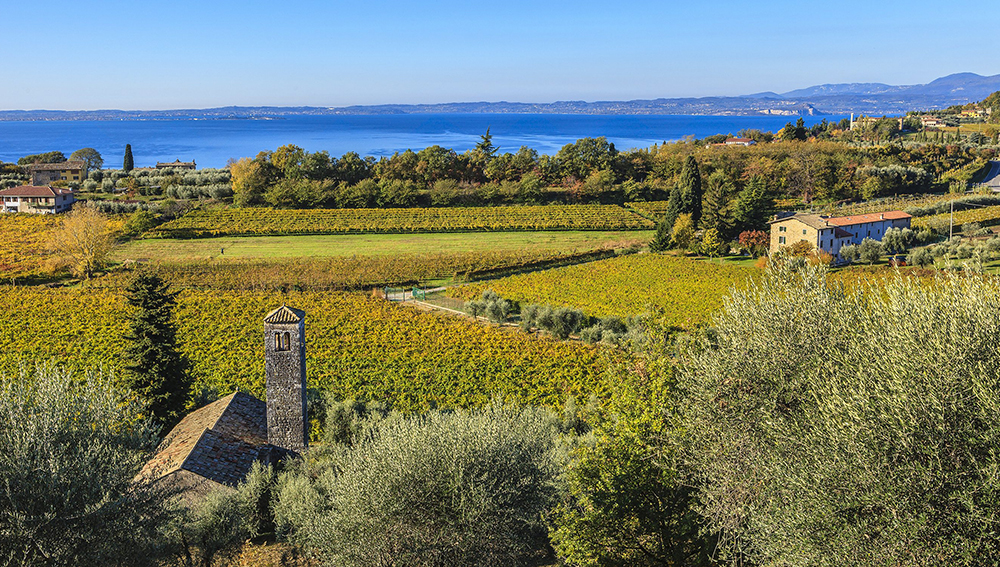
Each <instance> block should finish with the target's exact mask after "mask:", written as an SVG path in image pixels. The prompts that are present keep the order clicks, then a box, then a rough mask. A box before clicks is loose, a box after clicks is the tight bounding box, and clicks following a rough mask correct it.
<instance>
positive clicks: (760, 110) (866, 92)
mask: <svg viewBox="0 0 1000 567" xmlns="http://www.w3.org/2000/svg"><path fill="white" fill-rule="evenodd" d="M995 91H1000V75H992V76H982V75H977V74H975V73H956V74H954V75H948V76H947V77H941V78H939V79H935V80H933V81H931V82H929V83H927V84H923V85H887V84H884V83H839V84H824V85H815V86H812V87H807V88H804V89H796V90H793V91H789V92H786V93H784V94H777V93H774V92H770V91H768V92H761V93H755V94H750V95H743V96H734V97H701V98H657V99H648V100H628V101H595V102H587V101H582V100H569V101H556V102H545V103H530V102H506V101H501V102H485V101H484V102H452V103H441V104H386V105H368V106H363V105H362V106H347V107H339V108H333V107H313V106H301V107H280V106H254V107H247V106H227V107H221V108H207V109H185V110H149V111H145V110H142V111H140V110H92V111H59V110H6V111H0V120H165V119H177V118H190V119H199V120H224V119H257V120H266V119H278V118H281V117H282V116H302V115H329V114H426V113H442V114H447V113H493V114H682V115H683V114H686V115H723V116H725V115H729V116H738V115H742V116H760V115H780V116H801V115H815V114H850V113H852V112H853V113H855V114H868V115H883V114H902V113H905V112H907V111H910V110H934V109H939V108H945V107H948V106H952V105H956V104H966V103H969V102H975V101H980V100H982V99H984V98H986V97H987V96H988V95H989V94H990V93H992V92H995Z"/></svg>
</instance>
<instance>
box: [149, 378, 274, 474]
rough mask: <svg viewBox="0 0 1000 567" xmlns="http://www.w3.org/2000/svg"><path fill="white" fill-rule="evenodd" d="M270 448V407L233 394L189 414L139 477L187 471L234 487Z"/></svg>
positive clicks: (244, 395) (250, 397) (246, 395)
mask: <svg viewBox="0 0 1000 567" xmlns="http://www.w3.org/2000/svg"><path fill="white" fill-rule="evenodd" d="M269 450H270V446H269V445H268V444H267V405H266V404H265V403H264V402H262V401H260V400H258V399H257V398H255V397H253V396H251V395H249V394H246V393H243V392H235V393H233V394H230V395H228V396H226V397H224V398H222V399H220V400H216V401H214V402H212V403H210V404H208V405H207V406H205V407H203V408H201V409H198V410H195V411H193V412H191V413H190V414H188V415H187V416H186V417H185V418H184V419H183V420H181V422H180V423H178V424H177V425H176V426H174V428H173V429H172V430H171V431H170V433H169V434H168V435H167V437H166V438H165V439H164V440H163V442H162V443H160V446H159V448H158V449H157V451H156V455H155V456H154V457H153V459H152V460H151V461H149V462H148V463H147V464H146V466H145V467H144V468H143V471H142V472H141V473H140V475H148V476H153V477H155V478H162V477H165V476H167V475H170V474H172V473H176V472H179V471H188V472H191V473H195V474H197V475H199V476H201V477H204V478H206V479H208V480H211V481H214V482H217V483H219V484H224V485H227V486H236V485H237V484H239V482H240V481H241V480H243V478H245V477H246V474H247V472H249V471H250V466H251V465H252V464H253V462H254V461H256V460H258V459H260V458H261V457H262V456H264V453H266V452H267V451H269Z"/></svg>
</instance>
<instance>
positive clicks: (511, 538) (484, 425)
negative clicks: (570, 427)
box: [275, 403, 558, 566]
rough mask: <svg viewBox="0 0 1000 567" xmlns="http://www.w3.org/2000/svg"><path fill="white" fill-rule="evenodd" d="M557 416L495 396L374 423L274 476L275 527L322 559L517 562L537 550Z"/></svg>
mask: <svg viewBox="0 0 1000 567" xmlns="http://www.w3.org/2000/svg"><path fill="white" fill-rule="evenodd" d="M557 421H558V420H557V419H555V418H554V416H553V415H552V414H551V413H549V412H546V411H543V410H538V409H518V408H514V407H509V406H501V405H498V404H496V403H494V404H491V405H489V406H487V407H485V408H483V409H480V410H470V411H462V410H457V411H454V412H439V411H433V412H430V413H428V414H425V415H422V416H414V417H409V418H396V419H385V420H381V421H380V422H379V423H378V424H377V426H375V427H373V428H369V429H367V430H365V428H361V429H360V430H359V431H365V433H364V435H362V436H361V437H360V438H355V439H354V440H353V443H352V444H350V445H334V446H332V447H328V448H327V450H325V451H320V452H315V453H313V454H310V455H309V456H308V457H307V461H306V462H305V463H302V464H300V465H299V467H298V468H292V469H291V470H289V471H287V472H285V473H283V474H282V475H281V477H280V478H279V489H278V492H277V502H276V503H275V518H276V521H277V524H278V528H279V531H280V532H281V533H284V534H287V536H288V537H289V538H290V539H291V540H292V541H294V542H296V543H298V544H300V545H302V546H304V547H306V548H309V549H311V550H313V551H314V552H315V553H316V554H317V555H318V556H319V557H320V558H321V559H322V560H324V561H325V562H326V564H328V565H338V566H339V565H344V566H355V565H357V566H361V565H366V566H367V565H417V566H419V565H441V566H444V565H519V564H526V563H528V562H530V561H532V560H537V559H538V558H540V557H544V555H545V553H546V551H547V549H548V546H547V543H546V531H545V526H544V524H543V522H542V512H543V511H544V510H545V509H547V508H548V506H549V505H550V503H551V502H552V499H553V496H554V488H553V486H552V483H553V480H554V478H555V475H556V472H557V469H556V460H555V457H554V454H555V451H554V449H555V445H556V439H557V435H558V427H557Z"/></svg>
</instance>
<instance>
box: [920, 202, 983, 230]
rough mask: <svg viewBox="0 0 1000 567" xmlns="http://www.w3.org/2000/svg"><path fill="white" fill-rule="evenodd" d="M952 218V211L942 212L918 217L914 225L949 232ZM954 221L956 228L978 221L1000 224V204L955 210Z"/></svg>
mask: <svg viewBox="0 0 1000 567" xmlns="http://www.w3.org/2000/svg"><path fill="white" fill-rule="evenodd" d="M956 208H957V205H956ZM951 220H952V219H951V213H942V214H939V215H930V216H926V217H917V218H915V219H913V226H914V228H933V229H935V230H938V231H941V230H944V231H946V232H947V230H948V226H949V224H950V223H951ZM954 222H955V227H956V230H957V229H958V228H960V227H961V226H962V225H963V224H965V223H967V222H978V223H980V224H982V225H985V226H989V225H994V224H1000V206H994V207H976V208H971V209H966V210H964V211H955V219H954Z"/></svg>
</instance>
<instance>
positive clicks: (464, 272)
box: [86, 249, 615, 291]
mask: <svg viewBox="0 0 1000 567" xmlns="http://www.w3.org/2000/svg"><path fill="white" fill-rule="evenodd" d="M614 254H615V253H614V251H613V250H607V249H605V250H593V251H587V252H581V253H569V254H561V253H558V252H553V251H546V250H494V251H487V252H463V253H451V254H446V253H437V254H396V255H385V256H383V255H379V256H339V257H331V258H289V259H281V260H277V259H267V260H265V259H232V260H229V259H220V258H215V259H210V260H202V261H170V262H160V263H158V264H157V266H156V270H157V273H158V274H159V275H160V276H161V277H163V278H164V279H166V280H167V281H169V282H170V283H171V284H172V285H173V286H175V287H182V288H197V289H228V290H257V291H266V290H278V289H296V290H301V291H324V290H357V289H365V288H372V287H380V286H386V285H402V284H418V283H427V282H432V281H433V282H440V283H446V282H457V281H468V280H475V279H480V278H485V277H495V276H498V275H504V274H505V273H506V274H509V273H512V272H514V271H518V270H527V269H540V268H545V267H554V266H558V265H566V264H572V263H578V262H584V261H591V260H598V259H601V258H606V257H608V256H613V255H614ZM129 277H130V274H127V273H119V274H111V275H108V276H105V277H102V278H99V279H95V280H92V281H89V282H87V284H86V285H87V286H89V287H91V288H114V289H120V288H124V287H125V285H127V281H128V278H129Z"/></svg>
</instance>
